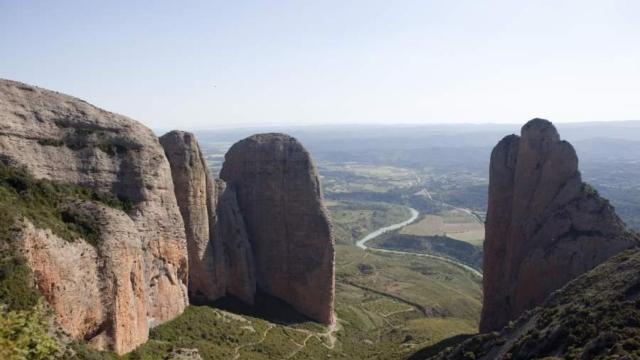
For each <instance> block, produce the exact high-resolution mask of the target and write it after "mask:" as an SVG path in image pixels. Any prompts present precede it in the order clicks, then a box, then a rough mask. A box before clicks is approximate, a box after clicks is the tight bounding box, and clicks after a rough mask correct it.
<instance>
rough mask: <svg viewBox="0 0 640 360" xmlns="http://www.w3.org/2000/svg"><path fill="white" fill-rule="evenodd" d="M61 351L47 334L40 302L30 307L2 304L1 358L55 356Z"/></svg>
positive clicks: (0, 318) (36, 358) (43, 357)
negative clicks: (24, 308) (13, 306)
mask: <svg viewBox="0 0 640 360" xmlns="http://www.w3.org/2000/svg"><path fill="white" fill-rule="evenodd" d="M60 351H61V347H60V345H59V344H58V342H57V341H56V340H55V339H54V338H52V337H50V336H49V335H48V325H47V322H46V321H45V317H44V311H43V305H42V303H41V302H39V303H38V304H37V305H36V306H34V307H33V308H32V309H29V310H7V309H6V308H0V358H1V359H33V360H39V359H54V358H56V357H57V355H59V354H60Z"/></svg>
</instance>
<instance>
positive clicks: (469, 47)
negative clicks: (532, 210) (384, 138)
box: [0, 0, 640, 129]
mask: <svg viewBox="0 0 640 360" xmlns="http://www.w3.org/2000/svg"><path fill="white" fill-rule="evenodd" d="M639 13H640V2H637V1H632V0H629V1H622V0H621V1H591V0H589V1H536V2H524V1H522V2H520V1H518V2H515V1H472V0H465V1H456V2H446V1H402V2H388V1H378V0H374V1H350V2H343V1H333V0H332V1H322V2H310V1H280V2H277V3H275V2H269V1H245V2H229V1H190V2H188V3H186V2H170V1H157V2H153V4H151V3H145V4H143V2H129V1H109V2H86V1H80V0H73V1H71V0H69V1H61V2H56V3H55V5H54V4H53V3H51V2H49V1H44V0H37V1H8V0H0V48H1V49H2V52H1V56H0V77H1V78H8V79H12V80H18V81H23V82H27V83H30V84H34V85H38V86H42V87H45V88H49V89H52V90H56V91H60V92H65V93H68V94H71V95H74V96H77V97H79V98H82V99H84V100H87V101H89V102H91V103H93V104H95V105H97V106H100V107H102V108H105V109H108V110H111V111H115V112H118V113H121V114H124V115H127V116H130V117H132V118H134V119H137V120H139V121H142V122H143V123H145V124H146V125H148V126H150V127H152V128H175V127H181V128H185V129H198V128H200V129H201V128H216V127H227V128H228V127H233V126H266V125H276V124H277V125H284V126H289V125H319V124H344V123H349V124H363V123H373V124H392V123H405V124H427V123H488V122H490V123H522V122H524V121H526V120H528V119H530V118H533V117H545V118H548V119H550V120H552V121H554V122H577V121H608V120H637V119H640V100H639V99H640V47H639V46H637V41H638V38H640V22H638V21H637V15H638V14H639Z"/></svg>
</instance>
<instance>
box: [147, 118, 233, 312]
mask: <svg viewBox="0 0 640 360" xmlns="http://www.w3.org/2000/svg"><path fill="white" fill-rule="evenodd" d="M160 144H162V146H163V148H164V152H165V154H166V156H167V159H168V160H169V164H170V165H171V173H172V175H173V183H174V189H175V194H176V199H177V201H178V206H179V207H180V213H181V214H182V218H183V220H184V225H185V231H186V235H187V248H188V251H189V294H190V296H191V297H192V298H204V299H205V300H215V299H217V298H219V297H222V296H224V294H225V288H226V278H225V268H226V267H225V258H224V253H223V249H222V240H221V238H220V237H219V236H215V233H216V232H215V225H216V221H217V216H216V206H217V194H216V186H215V183H214V182H213V181H212V179H211V177H210V175H209V170H208V169H207V164H206V162H205V160H204V157H203V156H202V152H201V151H200V147H199V146H198V143H197V142H196V139H195V137H194V136H193V134H190V133H187V132H183V131H172V132H170V133H168V134H165V135H163V136H162V137H161V138H160Z"/></svg>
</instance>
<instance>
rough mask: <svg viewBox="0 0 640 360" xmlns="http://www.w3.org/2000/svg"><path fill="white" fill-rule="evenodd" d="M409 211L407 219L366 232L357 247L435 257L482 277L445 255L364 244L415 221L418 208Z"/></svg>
mask: <svg viewBox="0 0 640 360" xmlns="http://www.w3.org/2000/svg"><path fill="white" fill-rule="evenodd" d="M409 211H411V217H409V219H407V220H405V221H402V222H399V223H396V224H392V225H389V226H384V227H381V228H379V229H377V230H374V231H372V232H370V233H369V234H367V236H365V237H363V238H362V239H360V240H358V242H356V246H357V247H359V248H360V249H363V250H367V249H369V250H373V251H377V252H383V253H388V254H398V255H413V256H421V257H426V258H431V259H436V260H440V261H444V262H448V263H450V264H453V265H456V266H458V267H461V268H463V269H464V270H467V271H469V272H470V273H472V274H473V275H475V276H477V277H479V278H482V273H481V272H479V271H478V270H476V269H474V268H472V267H471V266H468V265H466V264H463V263H461V262H458V261H455V260H453V259H449V258H446V257H442V256H437V255H430V254H421V253H414V252H406V251H399V250H387V249H381V248H373V247H369V246H367V245H366V243H367V241H369V240H372V239H375V238H377V237H378V236H380V235H382V234H386V233H388V232H390V231H394V230H398V229H400V228H402V227H405V226H407V225H409V224H411V223H412V222H414V221H416V219H417V218H418V216H419V215H420V213H419V212H418V210H416V209H414V208H409Z"/></svg>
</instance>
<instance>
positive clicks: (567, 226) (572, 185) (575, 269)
mask: <svg viewBox="0 0 640 360" xmlns="http://www.w3.org/2000/svg"><path fill="white" fill-rule="evenodd" d="M485 238H486V240H485V244H484V281H483V283H484V304H483V309H482V319H481V322H480V330H481V332H488V331H492V330H498V329H500V328H502V327H503V326H504V325H506V324H507V323H508V322H509V321H510V320H513V319H515V318H516V317H518V316H519V315H520V314H522V313H523V312H524V311H525V310H528V309H531V308H532V307H534V306H536V305H538V304H540V303H542V302H543V301H544V299H545V298H546V297H547V296H548V295H549V294H550V293H551V292H552V291H554V290H556V289H559V288H560V287H562V286H563V285H565V284H566V283H567V282H568V281H570V280H572V279H574V278H575V277H577V276H578V275H580V274H582V273H584V272H587V271H589V270H590V269H592V268H594V267H595V266H596V265H598V264H600V263H602V262H603V261H605V260H606V259H608V258H609V257H611V256H613V255H615V254H617V253H619V252H621V251H623V250H625V249H627V248H630V247H633V246H637V245H638V241H639V239H638V237H637V235H635V234H632V233H630V232H629V231H628V230H627V229H626V227H625V225H624V223H623V222H622V221H621V220H620V219H619V218H618V216H617V215H616V214H615V212H614V209H613V207H612V206H611V205H610V204H609V202H608V201H607V200H605V199H602V198H601V197H600V196H599V195H598V194H597V192H595V190H593V189H592V188H591V187H590V186H589V185H587V184H585V183H583V182H582V179H581V175H580V172H579V171H578V157H577V155H576V152H575V150H574V149H573V147H572V146H571V144H569V143H568V142H566V141H562V140H560V136H559V135H558V132H557V131H556V129H555V127H554V126H553V124H551V122H549V121H547V120H542V119H534V120H531V121H529V122H528V123H527V124H525V125H524V126H523V127H522V132H521V136H520V137H518V136H516V135H510V136H507V137H505V138H504V139H502V141H500V142H499V143H498V145H497V146H496V147H495V148H494V149H493V152H492V154H491V165H490V180H489V204H488V212H487V221H486V236H485Z"/></svg>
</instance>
